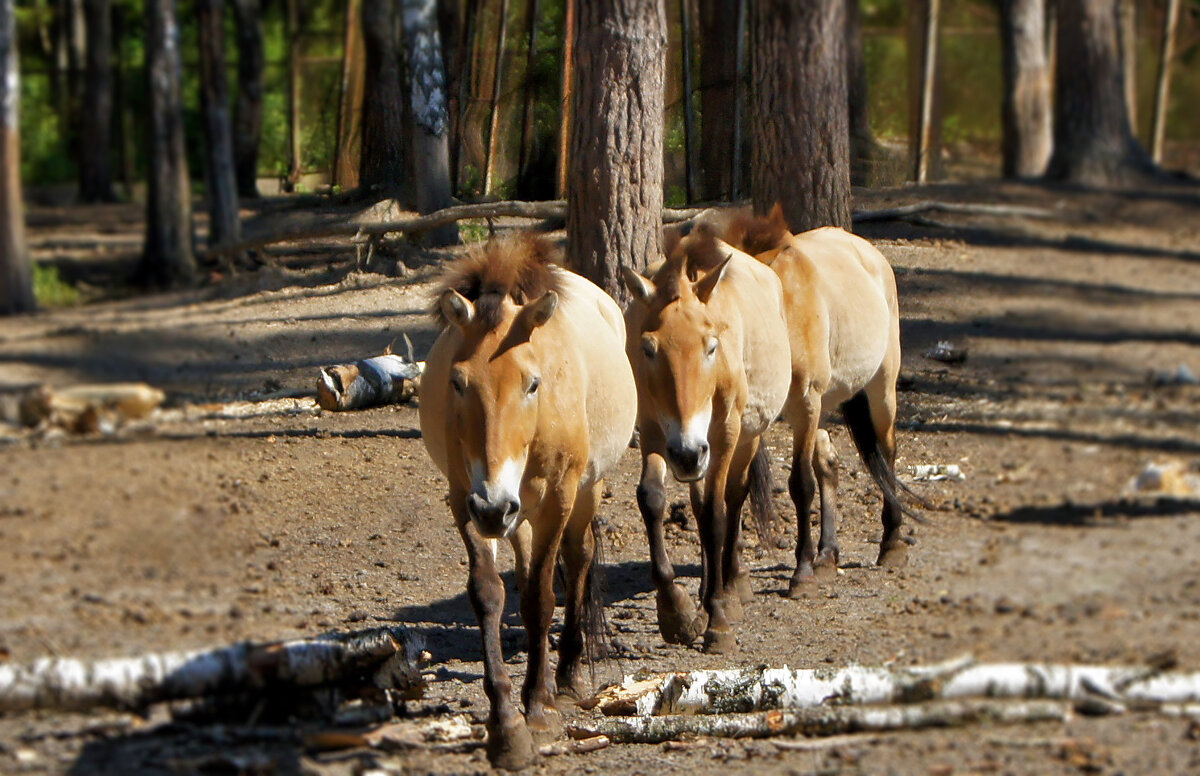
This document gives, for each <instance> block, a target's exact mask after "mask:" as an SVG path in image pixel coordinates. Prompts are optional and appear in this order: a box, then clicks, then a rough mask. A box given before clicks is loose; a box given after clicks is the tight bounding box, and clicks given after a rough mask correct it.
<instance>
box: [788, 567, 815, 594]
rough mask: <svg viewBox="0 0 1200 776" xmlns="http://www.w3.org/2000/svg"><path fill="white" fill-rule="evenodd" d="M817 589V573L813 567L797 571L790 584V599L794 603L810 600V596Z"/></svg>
mask: <svg viewBox="0 0 1200 776" xmlns="http://www.w3.org/2000/svg"><path fill="white" fill-rule="evenodd" d="M816 589H817V577H816V572H815V571H814V570H813V568H812V567H811V566H809V567H807V568H804V569H796V573H795V574H793V575H792V580H791V582H789V583H788V592H787V595H788V598H791V599H792V600H793V601H795V600H798V599H801V598H808V596H809V594H810V593H812V592H813V591H814V590H816Z"/></svg>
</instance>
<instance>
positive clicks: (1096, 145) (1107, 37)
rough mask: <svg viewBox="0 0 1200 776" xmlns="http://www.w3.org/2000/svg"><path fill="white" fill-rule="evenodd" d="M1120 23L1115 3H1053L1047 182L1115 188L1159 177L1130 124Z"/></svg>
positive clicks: (1065, 0) (1099, 0)
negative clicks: (1054, 58) (1054, 56)
mask: <svg viewBox="0 0 1200 776" xmlns="http://www.w3.org/2000/svg"><path fill="white" fill-rule="evenodd" d="M1119 23H1120V12H1119V10H1118V0H1058V38H1057V42H1058V66H1057V68H1056V73H1055V94H1056V95H1057V106H1056V110H1055V121H1054V154H1053V156H1052V157H1051V159H1050V165H1049V168H1048V170H1047V172H1046V175H1047V177H1049V178H1050V179H1052V180H1061V181H1068V182H1070V183H1077V184H1084V185H1089V186H1116V185H1124V184H1130V183H1136V182H1139V181H1142V180H1145V179H1146V178H1148V177H1155V176H1156V175H1158V174H1159V172H1158V169H1157V167H1155V165H1154V163H1153V162H1151V160H1150V156H1149V155H1148V154H1147V153H1146V151H1145V150H1144V149H1143V148H1142V146H1141V145H1140V144H1139V143H1138V141H1137V139H1136V138H1135V137H1134V136H1133V129H1132V127H1131V125H1130V122H1129V111H1128V106H1127V104H1126V102H1125V71H1124V67H1123V65H1122V62H1121V46H1120V35H1119V31H1118V25H1119Z"/></svg>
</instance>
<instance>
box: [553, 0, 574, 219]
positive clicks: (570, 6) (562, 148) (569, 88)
mask: <svg viewBox="0 0 1200 776" xmlns="http://www.w3.org/2000/svg"><path fill="white" fill-rule="evenodd" d="M578 11H579V0H563V49H562V51H563V53H562V101H561V103H560V105H561V110H560V114H561V116H562V122H561V124H560V125H559V132H558V175H557V178H558V188H557V191H558V196H560V197H566V196H567V165H568V163H569V162H568V160H569V158H570V156H571V124H572V113H573V112H574V110H575V96H574V93H573V90H574V88H575V43H576V37H577V35H578V31H579V21H578V20H577V19H576V17H577V16H578Z"/></svg>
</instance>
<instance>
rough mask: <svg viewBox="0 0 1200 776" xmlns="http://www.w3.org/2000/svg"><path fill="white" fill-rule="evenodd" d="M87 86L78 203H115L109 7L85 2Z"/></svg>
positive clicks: (103, 1)
mask: <svg viewBox="0 0 1200 776" xmlns="http://www.w3.org/2000/svg"><path fill="white" fill-rule="evenodd" d="M84 12H85V14H86V17H87V76H86V82H87V86H86V88H85V89H84V91H83V111H82V112H81V116H80V119H81V126H80V133H81V135H82V136H83V137H84V138H86V139H87V140H86V147H87V152H86V153H83V154H80V156H79V199H80V201H82V202H115V201H116V199H117V195H116V193H115V192H114V191H113V176H112V142H111V141H112V121H113V66H112V4H111V2H110V0H86V2H85V4H84Z"/></svg>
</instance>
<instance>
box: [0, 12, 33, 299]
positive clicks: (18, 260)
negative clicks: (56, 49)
mask: <svg viewBox="0 0 1200 776" xmlns="http://www.w3.org/2000/svg"><path fill="white" fill-rule="evenodd" d="M17 63H18V59H17V17H16V10H15V9H14V8H13V0H0V175H2V176H3V180H0V315H14V314H16V313H26V312H32V311H33V310H34V309H35V307H36V304H35V302H34V298H33V276H32V274H31V272H30V266H29V246H28V245H27V243H26V241H25V203H24V200H23V199H22V196H21V140H20V134H19V130H20V126H21V124H20V120H19V116H18V105H19V104H20V101H21V85H20V80H19V78H20V74H19V70H18V64H17Z"/></svg>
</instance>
